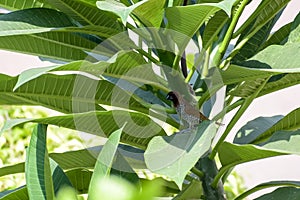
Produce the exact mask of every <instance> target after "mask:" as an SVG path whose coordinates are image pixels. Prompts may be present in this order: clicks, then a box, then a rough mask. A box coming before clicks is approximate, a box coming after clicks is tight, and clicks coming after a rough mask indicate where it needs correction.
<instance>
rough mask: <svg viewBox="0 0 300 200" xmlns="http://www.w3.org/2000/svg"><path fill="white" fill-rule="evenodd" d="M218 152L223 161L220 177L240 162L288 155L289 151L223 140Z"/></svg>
mask: <svg viewBox="0 0 300 200" xmlns="http://www.w3.org/2000/svg"><path fill="white" fill-rule="evenodd" d="M218 153H219V158H220V161H221V163H222V167H221V169H220V172H219V174H218V177H221V176H222V175H223V174H224V173H226V172H227V171H228V170H229V169H231V168H232V167H234V166H236V165H238V164H242V163H246V162H250V161H254V160H259V159H264V158H269V157H274V156H281V155H287V153H283V152H280V151H274V150H269V149H265V148H262V147H258V146H254V145H249V144H247V145H237V144H231V143H228V142H223V143H222V144H221V145H220V147H219V149H218ZM218 180H219V179H218Z"/></svg>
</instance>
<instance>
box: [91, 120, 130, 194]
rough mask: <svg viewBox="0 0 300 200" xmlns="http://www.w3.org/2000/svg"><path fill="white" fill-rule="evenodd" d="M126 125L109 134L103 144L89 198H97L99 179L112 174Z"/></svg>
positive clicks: (92, 179)
mask: <svg viewBox="0 0 300 200" xmlns="http://www.w3.org/2000/svg"><path fill="white" fill-rule="evenodd" d="M124 126H125V124H124V125H123V127H122V128H120V129H118V130H116V131H115V132H113V133H112V134H111V135H110V136H109V138H108V140H107V142H106V143H105V145H104V146H103V148H102V151H101V152H100V154H99V156H98V158H97V162H96V165H95V168H94V173H93V175H92V178H91V182H90V186H89V192H88V193H89V199H97V196H98V195H97V189H98V182H99V180H101V179H102V178H104V177H108V176H109V174H110V171H111V168H112V165H113V161H114V157H115V155H116V152H117V149H118V144H119V142H120V138H121V134H122V130H123V128H124Z"/></svg>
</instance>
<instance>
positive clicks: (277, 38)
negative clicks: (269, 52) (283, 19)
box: [262, 23, 292, 48]
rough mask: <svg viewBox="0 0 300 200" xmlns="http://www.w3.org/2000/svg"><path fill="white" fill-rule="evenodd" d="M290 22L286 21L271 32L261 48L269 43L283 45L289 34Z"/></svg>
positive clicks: (269, 44)
mask: <svg viewBox="0 0 300 200" xmlns="http://www.w3.org/2000/svg"><path fill="white" fill-rule="evenodd" d="M291 26H292V23H288V24H286V25H284V26H283V27H281V28H280V29H279V30H277V31H276V32H275V33H273V34H272V35H271V36H270V37H269V38H268V40H267V41H266V42H265V44H264V45H263V47H262V48H266V47H268V46H271V45H283V44H285V43H286V42H287V39H288V36H289V35H290V31H291Z"/></svg>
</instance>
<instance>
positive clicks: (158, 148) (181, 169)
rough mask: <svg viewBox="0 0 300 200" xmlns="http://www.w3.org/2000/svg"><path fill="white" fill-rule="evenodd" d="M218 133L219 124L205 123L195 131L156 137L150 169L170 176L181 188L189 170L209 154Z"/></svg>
mask: <svg viewBox="0 0 300 200" xmlns="http://www.w3.org/2000/svg"><path fill="white" fill-rule="evenodd" d="M215 133H216V126H215V124H214V123H211V124H210V122H207V121H204V122H202V123H201V124H200V126H199V127H198V129H195V130H184V131H182V133H178V134H175V135H172V136H164V137H161V136H158V137H154V138H153V139H152V140H151V141H150V143H149V144H148V148H147V150H146V152H145V162H146V164H147V167H148V168H149V169H150V170H151V171H152V172H153V173H157V174H160V175H164V176H167V177H168V178H170V179H171V180H173V181H174V182H175V183H176V184H177V185H178V187H179V188H181V187H182V183H183V181H184V178H185V176H186V175H187V173H188V172H189V170H190V169H191V168H192V167H193V166H194V165H195V164H196V162H197V161H198V160H199V158H200V157H201V156H202V155H204V154H205V153H206V152H207V151H208V150H209V148H210V146H211V142H212V139H213V137H214V135H215Z"/></svg>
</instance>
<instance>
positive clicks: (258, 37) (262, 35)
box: [232, 13, 281, 63]
mask: <svg viewBox="0 0 300 200" xmlns="http://www.w3.org/2000/svg"><path fill="white" fill-rule="evenodd" d="M280 14H281V13H280ZM280 14H278V15H279V16H280ZM279 16H276V17H274V18H273V19H272V20H270V21H269V22H268V23H266V24H265V25H264V26H263V27H261V29H259V30H258V31H257V32H256V33H255V34H254V35H253V36H252V37H251V38H249V39H248V41H247V42H246V43H245V44H244V45H243V46H242V48H240V49H239V51H238V53H237V54H236V55H235V56H234V57H233V58H232V62H233V63H241V62H243V61H245V60H246V59H248V58H250V57H252V56H254V55H255V54H257V52H258V51H259V50H260V48H261V47H262V45H263V44H264V43H265V41H266V40H267V38H268V36H269V34H270V32H271V30H272V28H273V26H274V24H275V22H276V21H277V19H278V18H279ZM247 32H248V31H247ZM244 36H246V37H247V33H242V35H241V36H240V37H239V41H238V42H237V45H238V44H239V43H240V41H242V40H243V39H244Z"/></svg>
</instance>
